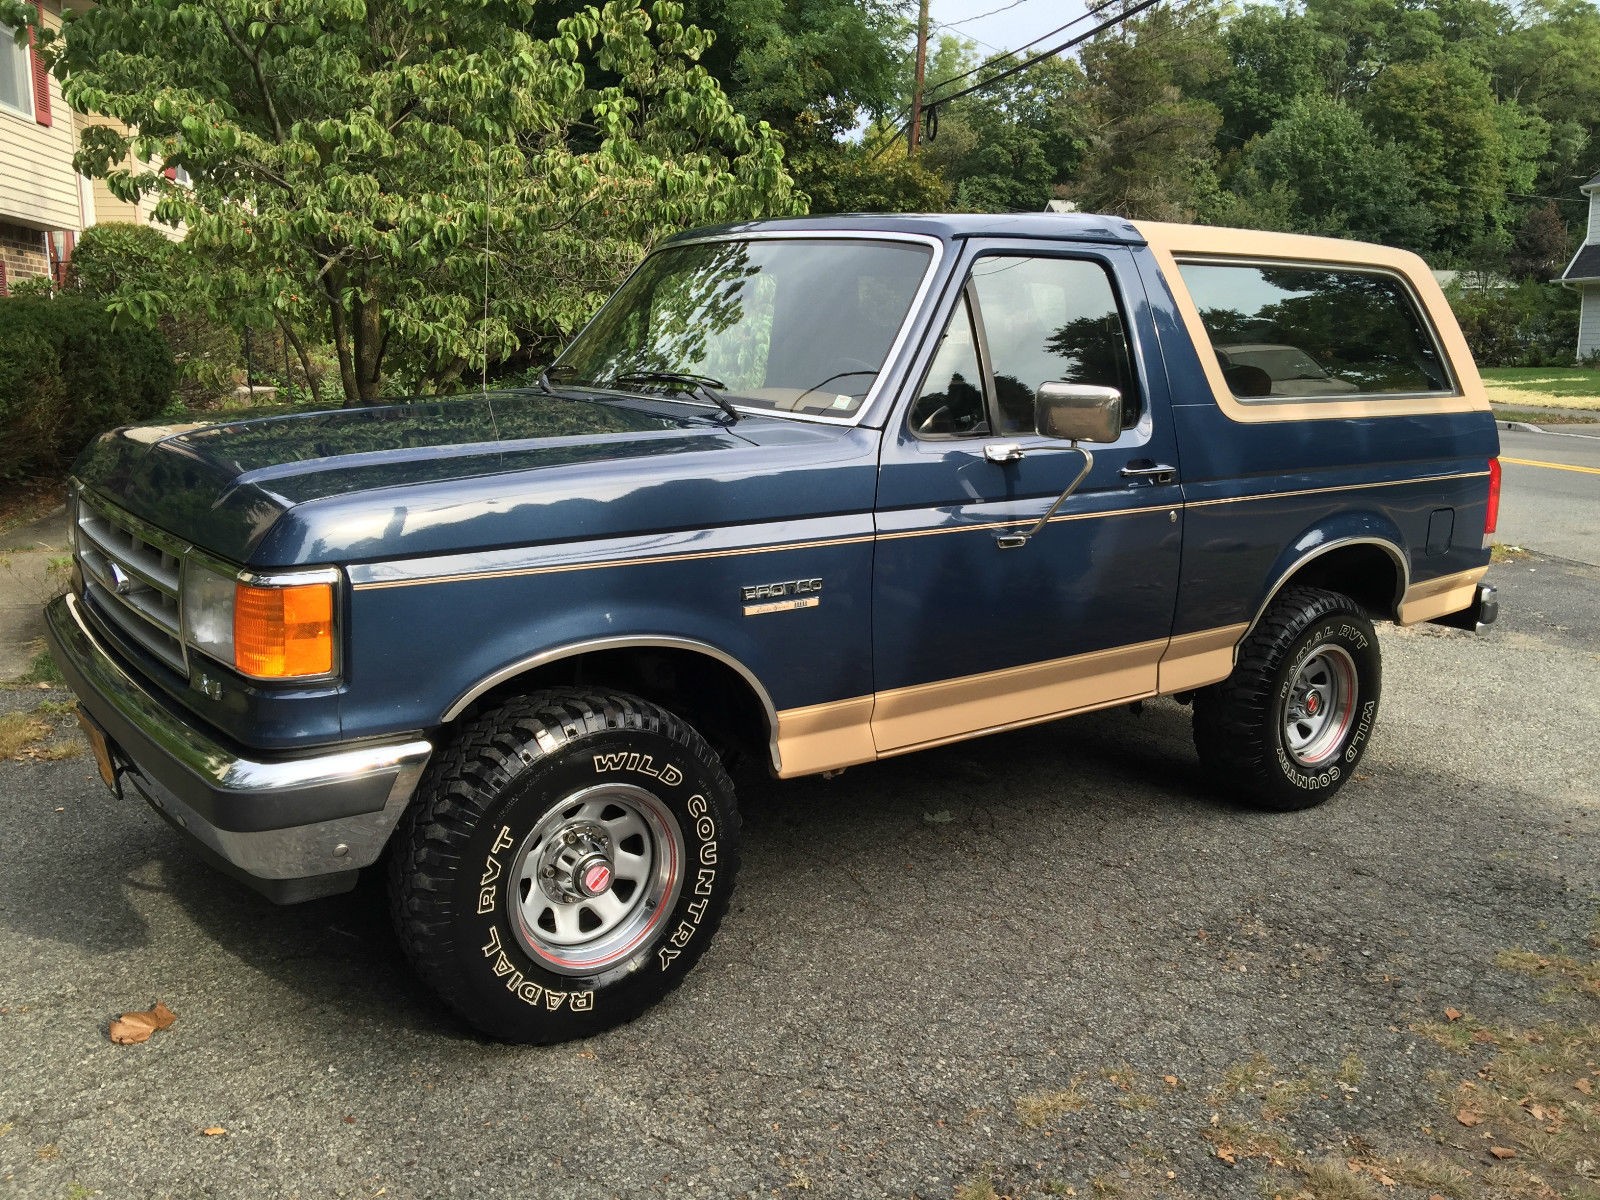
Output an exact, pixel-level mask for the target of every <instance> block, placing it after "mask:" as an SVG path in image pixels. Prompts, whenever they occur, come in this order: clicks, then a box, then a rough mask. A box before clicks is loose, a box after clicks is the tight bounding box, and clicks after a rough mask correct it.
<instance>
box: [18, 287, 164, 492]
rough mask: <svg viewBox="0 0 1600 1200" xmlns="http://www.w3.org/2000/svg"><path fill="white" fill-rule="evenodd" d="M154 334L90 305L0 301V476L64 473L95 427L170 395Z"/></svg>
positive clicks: (122, 420) (142, 412) (148, 413)
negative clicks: (116, 319) (45, 472)
mask: <svg viewBox="0 0 1600 1200" xmlns="http://www.w3.org/2000/svg"><path fill="white" fill-rule="evenodd" d="M175 377H176V370H175V368H174V366H173V361H172V352H171V351H170V350H169V349H168V348H167V344H166V342H165V341H163V340H162V338H161V336H160V334H157V333H155V332H153V331H151V330H148V329H142V328H140V327H139V326H137V325H135V324H133V322H131V321H113V319H112V317H111V315H110V314H109V313H107V312H106V311H105V309H104V308H102V307H101V306H100V305H99V304H96V303H95V302H93V301H90V300H82V299H74V298H65V297H58V298H57V299H54V300H41V299H34V298H31V297H23V298H16V297H13V298H11V299H6V300H0V479H15V478H18V477H19V476H23V475H28V474H33V473H37V472H40V471H48V470H59V469H61V468H62V467H65V466H66V465H67V464H68V463H69V462H71V460H72V459H73V458H74V457H75V456H76V455H77V453H78V451H80V450H82V449H83V447H84V446H86V445H88V443H89V441H90V439H92V438H93V437H94V436H95V435H96V434H98V433H100V432H101V431H102V430H105V429H110V428H112V427H113V426H116V425H125V424H127V423H128V422H130V421H140V420H144V419H146V418H148V417H153V416H155V415H156V414H157V413H159V412H161V410H162V409H164V408H166V406H167V404H168V402H169V401H170V400H171V398H172V386H173V381H174V379H175Z"/></svg>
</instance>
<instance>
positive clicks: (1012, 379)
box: [911, 254, 1140, 437]
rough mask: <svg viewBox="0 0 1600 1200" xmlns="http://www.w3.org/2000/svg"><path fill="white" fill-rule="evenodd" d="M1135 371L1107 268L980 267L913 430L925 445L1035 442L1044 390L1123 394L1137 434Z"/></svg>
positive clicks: (987, 261)
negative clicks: (1100, 389) (1030, 438)
mask: <svg viewBox="0 0 1600 1200" xmlns="http://www.w3.org/2000/svg"><path fill="white" fill-rule="evenodd" d="M983 353H986V354H987V356H988V362H987V364H986V365H987V367H988V372H987V376H988V381H989V383H988V387H987V388H985V373H984V372H983V371H982V369H981V368H980V361H981V360H980V354H983ZM1132 363H1133V357H1132V353H1131V351H1130V349H1129V345H1128V335H1127V330H1126V326H1125V325H1124V323H1123V320H1122V310H1121V307H1120V306H1119V305H1118V303H1117V294H1116V289H1115V287H1114V286H1113V284H1112V282H1111V276H1110V274H1109V273H1108V272H1107V270H1106V268H1105V267H1104V266H1102V265H1101V264H1100V263H1097V262H1091V261H1089V260H1087V259H1073V258H1029V257H1025V256H1022V255H1000V254H997V255H990V256H987V257H984V258H981V259H979V260H978V262H977V264H976V265H975V266H974V267H973V268H972V277H971V279H970V281H969V282H968V285H967V289H966V291H965V292H964V293H963V295H962V300H961V303H960V304H959V305H958V306H957V308H956V311H955V314H954V316H952V317H951V319H950V328H949V329H947V330H946V331H945V335H944V338H943V339H942V340H941V342H940V344H939V349H938V351H937V352H936V353H935V355H934V361H933V366H932V367H931V368H930V369H929V371H928V375H927V379H926V380H925V382H924V383H923V387H922V394H921V395H920V396H919V397H918V398H917V401H916V403H915V404H913V405H912V409H911V414H912V415H911V425H912V429H913V430H915V431H916V432H917V433H918V434H920V435H922V436H925V437H926V436H940V435H943V436H946V437H948V436H953V435H957V436H958V435H962V434H967V435H973V436H977V435H984V434H988V433H990V432H991V431H993V432H996V433H1000V434H1018V433H1032V432H1033V430H1034V419H1033V409H1034V402H1035V399H1036V398H1037V396H1038V394H1039V385H1040V384H1043V383H1086V384H1097V385H1100V386H1104V387H1114V388H1116V389H1117V390H1118V391H1120V392H1121V393H1122V427H1123V428H1124V429H1128V428H1131V427H1132V426H1133V425H1135V424H1136V423H1137V422H1138V419H1139V410H1140V405H1139V392H1138V387H1137V385H1136V384H1135V382H1134V372H1133V365H1132ZM985 392H987V394H985ZM980 408H981V410H982V411H979V409H980ZM985 413H986V414H987V416H985V415H984V414H985Z"/></svg>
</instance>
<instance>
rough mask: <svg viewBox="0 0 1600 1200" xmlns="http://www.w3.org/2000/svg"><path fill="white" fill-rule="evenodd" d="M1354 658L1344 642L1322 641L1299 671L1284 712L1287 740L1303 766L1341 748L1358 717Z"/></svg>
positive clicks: (1287, 747)
mask: <svg viewBox="0 0 1600 1200" xmlns="http://www.w3.org/2000/svg"><path fill="white" fill-rule="evenodd" d="M1357 692H1358V688H1357V684H1356V664H1355V659H1353V658H1351V657H1350V652H1349V651H1348V650H1346V649H1345V648H1344V647H1343V646H1334V645H1326V646H1319V647H1317V649H1316V650H1315V651H1313V652H1312V653H1311V654H1310V655H1309V656H1307V658H1306V659H1305V661H1304V662H1302V663H1301V664H1300V670H1299V671H1297V672H1296V673H1295V677H1294V681H1293V682H1292V683H1291V684H1290V685H1289V695H1288V700H1287V702H1286V703H1285V705H1284V712H1283V746H1284V750H1285V751H1286V752H1287V753H1288V755H1289V757H1290V758H1291V759H1293V760H1294V762H1295V763H1296V764H1298V765H1299V766H1302V767H1316V766H1320V765H1321V764H1322V763H1323V762H1325V761H1327V760H1328V759H1329V758H1331V757H1333V755H1335V754H1336V753H1338V750H1339V747H1340V746H1341V745H1343V743H1344V737H1345V734H1347V733H1349V732H1350V726H1351V723H1352V722H1353V720H1354V717H1355V710H1356V695H1357Z"/></svg>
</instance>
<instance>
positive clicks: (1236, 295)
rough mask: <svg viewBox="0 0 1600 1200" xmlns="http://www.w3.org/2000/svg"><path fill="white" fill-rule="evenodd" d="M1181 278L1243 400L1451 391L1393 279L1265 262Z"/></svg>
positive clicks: (1430, 341) (1211, 268)
mask: <svg viewBox="0 0 1600 1200" xmlns="http://www.w3.org/2000/svg"><path fill="white" fill-rule="evenodd" d="M1178 270H1179V273H1180V274H1181V275H1182V276H1183V282H1184V284H1185V286H1187V287H1188V289H1189V294H1190V296H1191V297H1192V298H1193V299H1194V303H1195V307H1196V308H1197V309H1199V311H1200V320H1201V322H1202V323H1203V324H1204V325H1205V329H1206V333H1207V334H1208V335H1209V337H1210V339H1211V348H1212V349H1213V350H1214V351H1216V355H1217V361H1218V363H1219V364H1220V365H1221V367H1222V375H1223V378H1224V379H1226V380H1227V383H1228V387H1229V390H1231V391H1232V392H1233V394H1234V396H1235V397H1237V398H1238V399H1240V400H1247V401H1248V400H1259V401H1273V400H1280V401H1281V400H1306V399H1330V400H1336V399H1351V398H1354V397H1357V396H1374V395H1417V394H1419V393H1429V392H1445V393H1448V392H1453V391H1454V390H1455V389H1454V385H1453V384H1452V382H1451V380H1450V376H1449V372H1447V371H1446V370H1445V367H1444V361H1443V359H1442V358H1441V356H1440V354H1439V350H1438V342H1437V340H1436V339H1435V338H1434V336H1433V332H1432V330H1431V329H1429V328H1428V326H1427V325H1426V324H1425V323H1424V321H1423V319H1422V316H1421V314H1420V313H1419V312H1418V309H1417V306H1416V303H1415V302H1414V301H1413V300H1412V298H1411V294H1410V292H1409V291H1408V290H1407V289H1406V287H1405V285H1404V284H1403V283H1402V282H1401V281H1400V279H1399V278H1398V277H1396V276H1394V275H1391V274H1387V273H1385V272H1378V271H1356V270H1350V269H1340V268H1333V267H1314V266H1288V265H1275V264H1273V265H1269V264H1265V263H1200V262H1187V263H1179V264H1178Z"/></svg>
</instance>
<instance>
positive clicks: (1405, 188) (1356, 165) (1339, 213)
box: [1231, 96, 1432, 249]
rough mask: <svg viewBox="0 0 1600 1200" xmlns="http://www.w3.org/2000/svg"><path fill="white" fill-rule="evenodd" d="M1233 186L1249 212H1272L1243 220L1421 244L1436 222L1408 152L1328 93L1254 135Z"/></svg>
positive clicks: (1296, 104) (1300, 102)
mask: <svg viewBox="0 0 1600 1200" xmlns="http://www.w3.org/2000/svg"><path fill="white" fill-rule="evenodd" d="M1231 186H1232V189H1233V191H1234V193H1235V194H1236V195H1237V197H1238V198H1239V200H1240V202H1241V203H1242V204H1243V205H1244V210H1243V211H1244V212H1245V213H1249V211H1250V209H1251V208H1252V207H1254V208H1255V209H1257V210H1258V211H1259V213H1260V214H1261V215H1262V216H1264V217H1265V219H1263V220H1250V219H1249V217H1248V216H1246V218H1245V220H1243V221H1242V222H1240V223H1244V224H1262V225H1266V226H1269V227H1270V226H1281V227H1283V228H1286V229H1291V230H1294V231H1296V232H1299V233H1318V234H1325V235H1328V236H1333V237H1355V238H1362V239H1364V240H1367V241H1375V242H1389V243H1393V244H1396V245H1401V246H1408V247H1412V248H1416V249H1422V248H1425V247H1426V246H1427V245H1428V239H1429V235H1430V233H1431V230H1432V221H1431V219H1430V214H1429V213H1428V210H1427V209H1426V208H1424V207H1423V205H1422V204H1421V203H1420V202H1419V201H1418V199H1417V195H1416V185H1415V180H1414V178H1413V176H1412V172H1411V166H1410V163H1409V162H1408V160H1407V157H1406V155H1405V153H1404V152H1403V151H1401V150H1400V149H1399V148H1398V147H1397V146H1394V145H1392V144H1389V143H1384V142H1379V141H1378V140H1377V139H1376V138H1374V137H1373V136H1372V134H1371V133H1370V132H1369V131H1368V129H1367V128H1366V126H1365V125H1363V124H1362V122H1361V117H1360V115H1359V114H1358V113H1356V112H1355V111H1353V110H1352V109H1350V108H1349V107H1348V106H1347V105H1344V104H1341V103H1340V102H1339V101H1337V100H1329V99H1326V98H1324V97H1322V96H1301V97H1300V98H1298V99H1296V100H1294V101H1293V102H1292V103H1291V104H1290V105H1289V106H1288V109H1287V110H1286V111H1285V112H1284V114H1283V116H1282V117H1281V118H1280V119H1279V120H1278V122H1277V123H1276V124H1274V125H1273V126H1272V128H1271V129H1270V130H1268V132H1267V133H1266V134H1265V135H1263V136H1261V137H1258V138H1255V139H1253V140H1252V141H1251V142H1250V144H1249V145H1248V146H1246V147H1245V149H1244V152H1243V153H1242V155H1241V156H1240V162H1239V168H1238V170H1237V171H1236V172H1235V174H1234V176H1233V178H1232V180H1231ZM1274 214H1278V215H1277V216H1276V219H1274Z"/></svg>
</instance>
